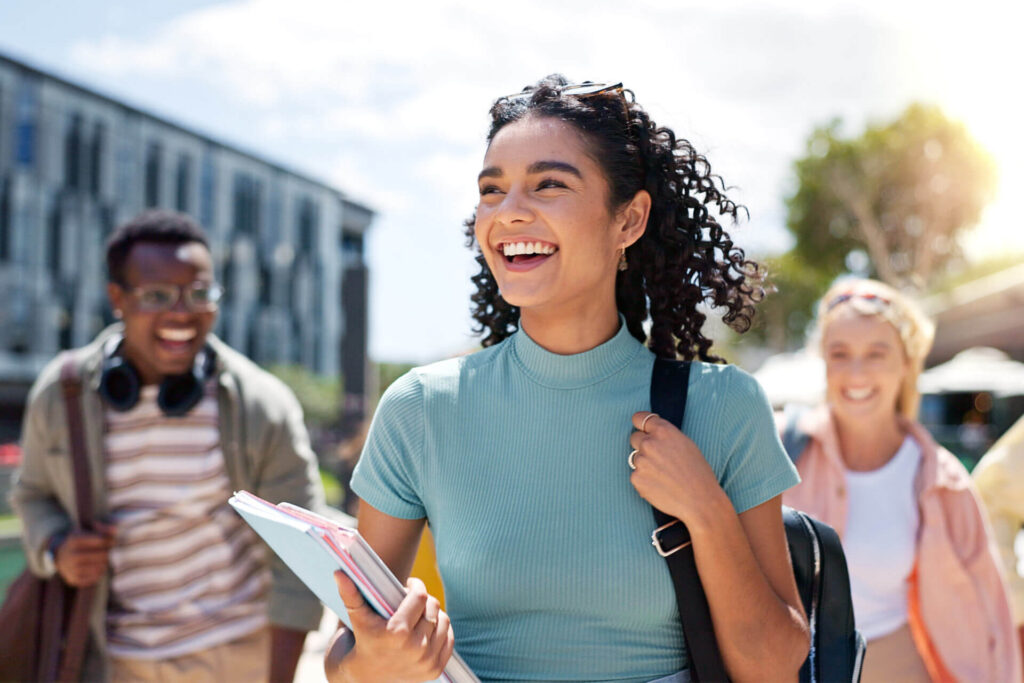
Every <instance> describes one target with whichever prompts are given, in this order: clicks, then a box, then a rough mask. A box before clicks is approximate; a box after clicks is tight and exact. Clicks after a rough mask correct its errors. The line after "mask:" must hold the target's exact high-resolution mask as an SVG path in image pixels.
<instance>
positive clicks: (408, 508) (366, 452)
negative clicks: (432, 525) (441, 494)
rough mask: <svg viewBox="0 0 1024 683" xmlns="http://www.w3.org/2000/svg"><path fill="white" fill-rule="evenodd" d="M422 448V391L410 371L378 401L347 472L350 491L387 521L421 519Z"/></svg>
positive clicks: (423, 512) (422, 511) (422, 514)
mask: <svg viewBox="0 0 1024 683" xmlns="http://www.w3.org/2000/svg"><path fill="white" fill-rule="evenodd" d="M422 445H423V389H422V386H421V385H420V382H419V379H418V377H417V375H416V374H415V371H413V372H409V373H406V374H405V375H403V376H402V377H400V378H399V379H397V380H395V382H394V383H393V384H392V385H391V386H390V387H388V389H387V391H385V392H384V395H383V396H382V397H381V400H380V404H379V405H378V406H377V412H376V413H375V414H374V416H373V422H372V423H371V424H370V431H369V434H367V437H366V445H365V446H364V447H363V453H362V455H361V456H360V457H359V462H358V463H357V464H356V468H355V471H354V472H353V473H352V490H353V491H355V493H356V495H358V496H359V497H360V498H362V499H363V500H365V501H366V502H367V503H369V504H370V505H372V506H373V507H374V508H376V509H378V510H380V511H381V512H383V513H385V514H387V515H391V516H392V517H398V518H400V519H421V518H423V517H426V510H425V509H424V506H423V501H422V497H421V495H420V490H421V489H420V476H419V474H420V472H421V470H422V462H421V459H422V458H423V452H422V451H423V449H422Z"/></svg>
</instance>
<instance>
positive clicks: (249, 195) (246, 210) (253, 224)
mask: <svg viewBox="0 0 1024 683" xmlns="http://www.w3.org/2000/svg"><path fill="white" fill-rule="evenodd" d="M262 190H263V187H262V184H261V183H260V182H259V181H258V180H256V179H255V178H253V177H252V176H251V175H249V174H248V173H236V174H235V188H234V212H235V216H234V227H235V230H236V231H238V233H239V234H242V235H257V234H258V231H259V225H260V196H261V195H262Z"/></svg>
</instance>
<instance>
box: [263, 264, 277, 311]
mask: <svg viewBox="0 0 1024 683" xmlns="http://www.w3.org/2000/svg"><path fill="white" fill-rule="evenodd" d="M273 278H274V274H273V271H272V270H271V269H270V266H268V265H267V264H266V262H264V261H263V259H262V258H261V259H260V281H259V287H260V306H264V307H266V306H270V305H271V304H273V303H274V301H273V294H272V292H273V284H274V279H273Z"/></svg>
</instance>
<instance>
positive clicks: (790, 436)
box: [781, 408, 811, 465]
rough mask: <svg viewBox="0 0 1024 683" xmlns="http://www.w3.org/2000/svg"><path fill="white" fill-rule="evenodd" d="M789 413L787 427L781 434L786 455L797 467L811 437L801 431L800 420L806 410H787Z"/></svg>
mask: <svg viewBox="0 0 1024 683" xmlns="http://www.w3.org/2000/svg"><path fill="white" fill-rule="evenodd" d="M787 412H788V413H789V416H788V417H787V418H786V426H785V427H783V428H782V434H781V439H782V447H783V448H785V449H786V455H788V456H789V459H790V461H791V462H792V463H793V464H794V465H795V464H796V462H797V460H799V459H800V456H801V455H803V452H804V450H805V449H806V448H807V444H808V443H810V441H811V435H810V434H808V433H806V432H804V431H802V430H801V429H800V418H801V417H802V416H803V414H804V412H805V411H804V409H800V408H798V409H795V410H792V411H790V410H789V409H787Z"/></svg>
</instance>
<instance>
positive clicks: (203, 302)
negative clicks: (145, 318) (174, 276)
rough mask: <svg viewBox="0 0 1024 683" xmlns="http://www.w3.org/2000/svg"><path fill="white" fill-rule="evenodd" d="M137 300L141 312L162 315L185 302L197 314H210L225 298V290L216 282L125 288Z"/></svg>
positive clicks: (154, 284) (155, 283)
mask: <svg viewBox="0 0 1024 683" xmlns="http://www.w3.org/2000/svg"><path fill="white" fill-rule="evenodd" d="M124 290H125V291H126V292H128V293H129V294H131V295H132V297H134V298H135V301H136V304H137V307H138V310H139V311H142V312H144V313H162V312H164V311H169V310H171V309H172V308H174V307H175V306H177V305H178V302H179V301H184V302H185V307H186V308H187V309H188V310H190V311H193V312H195V313H210V312H212V311H216V310H217V305H218V304H219V303H220V300H221V298H223V296H224V288H223V287H221V286H220V285H219V284H217V283H216V282H193V283H192V284H189V285H172V284H168V283H162V282H154V283H150V284H145V285H139V286H138V287H124Z"/></svg>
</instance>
